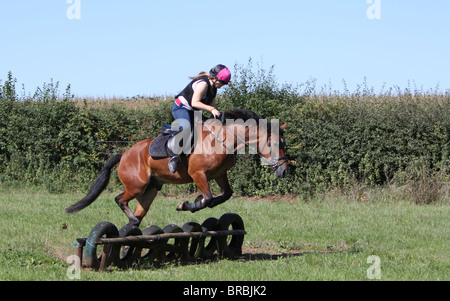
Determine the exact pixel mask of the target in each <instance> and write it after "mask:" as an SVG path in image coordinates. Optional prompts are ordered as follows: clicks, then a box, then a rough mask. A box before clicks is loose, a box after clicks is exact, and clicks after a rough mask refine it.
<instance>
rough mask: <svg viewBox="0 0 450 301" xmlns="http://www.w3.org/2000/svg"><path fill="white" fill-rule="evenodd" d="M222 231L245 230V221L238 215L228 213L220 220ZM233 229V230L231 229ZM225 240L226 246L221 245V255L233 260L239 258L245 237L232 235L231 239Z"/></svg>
mask: <svg viewBox="0 0 450 301" xmlns="http://www.w3.org/2000/svg"><path fill="white" fill-rule="evenodd" d="M219 223H220V228H221V230H245V228H244V221H243V220H242V218H241V217H240V216H239V215H237V214H236V213H226V214H224V215H222V216H221V217H220V219H219ZM230 228H231V229H230ZM224 238H225V241H226V243H225V246H224V245H223V243H221V244H219V247H221V248H222V249H219V255H221V256H225V257H229V258H232V259H235V258H238V257H240V256H241V255H242V244H243V243H244V235H243V234H242V235H237V234H236V235H232V236H231V239H227V237H224Z"/></svg>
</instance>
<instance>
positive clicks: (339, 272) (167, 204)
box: [0, 188, 450, 281]
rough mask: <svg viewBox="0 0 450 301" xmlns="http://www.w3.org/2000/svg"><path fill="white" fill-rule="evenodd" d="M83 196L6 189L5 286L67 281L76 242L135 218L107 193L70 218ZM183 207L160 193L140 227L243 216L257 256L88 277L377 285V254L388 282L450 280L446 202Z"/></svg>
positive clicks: (376, 199) (248, 249) (248, 243)
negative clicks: (372, 281) (372, 275)
mask: <svg viewBox="0 0 450 301" xmlns="http://www.w3.org/2000/svg"><path fill="white" fill-rule="evenodd" d="M83 196H84V195H82V194H71V195H69V194H62V195H57V194H49V193H44V192H39V191H37V190H29V189H28V190H25V191H19V190H18V189H6V188H0V204H1V209H0V226H1V231H2V232H1V235H0V266H1V268H0V280H44V281H45V280H68V278H67V275H66V272H67V268H68V267H69V264H68V263H66V262H65V261H64V260H63V259H65V258H67V257H68V256H70V255H74V254H75V248H74V247H73V246H72V245H73V244H74V243H75V242H76V238H78V237H87V235H88V234H89V232H90V230H91V229H92V228H93V227H94V226H95V225H96V224H97V223H99V222H101V221H104V220H107V221H110V222H112V223H114V224H115V225H117V226H118V227H122V226H123V225H125V223H126V222H127V219H126V218H125V216H124V215H123V213H122V212H121V211H120V209H119V208H118V207H117V205H116V204H115V202H114V201H113V199H114V196H115V194H112V193H106V192H105V193H104V194H103V195H101V197H100V198H99V199H98V200H97V201H96V202H95V203H94V204H92V205H91V206H90V207H88V208H86V209H85V210H83V211H81V212H80V213H77V214H75V215H67V214H66V213H65V212H64V208H65V207H67V206H68V205H70V204H72V203H74V202H75V201H77V200H78V199H80V198H81V197H83ZM186 199H190V200H192V196H190V197H188V198H186ZM179 201H180V199H179V198H174V197H158V198H157V199H156V200H155V202H154V204H153V206H152V208H151V210H150V213H149V214H148V215H147V217H146V218H145V219H144V221H143V223H142V226H141V228H143V227H146V226H149V225H151V224H155V225H158V226H160V227H164V226H165V225H168V224H172V223H173V224H177V225H179V226H181V225H183V224H184V223H185V222H187V221H195V222H199V223H201V222H203V221H204V220H205V219H206V218H208V217H217V218H218V217H220V216H221V215H222V214H224V213H226V212H235V213H238V214H240V215H241V216H242V218H243V219H244V222H245V226H246V230H247V232H248V234H247V235H246V236H245V240H244V253H246V254H250V253H251V254H253V255H252V256H250V257H249V258H248V259H247V260H237V261H231V260H218V261H212V262H204V263H199V264H181V263H173V264H168V265H166V266H164V267H160V268H155V267H150V266H145V265H144V266H141V267H138V268H136V269H129V270H119V269H117V268H113V269H110V270H109V271H108V272H106V273H98V272H93V271H87V270H83V271H82V272H81V280H84V281H90V280H119V281H120V280H146V281H152V280H158V281H166V280H171V281H179V280H184V281H194V280H212V281H214V280H220V281H223V280H234V281H236V280H237V281H244V280H246V281H264V280H272V281H286V280H290V281H292V280H295V281H297V280H319V281H320V280H369V278H368V277H367V274H368V273H367V271H368V269H369V271H372V270H373V269H372V268H373V267H372V265H373V262H369V263H368V258H369V256H373V255H374V256H378V257H379V259H380V263H379V271H380V272H381V274H380V276H381V280H386V281H390V280H445V281H448V280H450V258H449V251H448V250H449V249H450V248H449V247H450V243H449V242H450V239H449V238H450V231H449V229H450V227H449V220H450V219H449V217H450V204H449V203H448V202H447V201H444V202H440V203H436V204H432V205H415V204H414V203H413V202H408V201H404V200H403V201H395V200H393V199H391V198H389V197H386V195H385V194H384V195H383V194H375V193H373V194H372V197H371V198H369V199H368V200H365V201H355V200H353V199H351V198H347V197H345V196H342V195H338V196H333V195H327V196H323V197H317V198H315V199H313V200H311V201H309V202H304V201H301V200H290V201H286V200H275V201H273V200H272V201H259V202H255V201H252V200H248V199H247V200H246V199H240V198H233V199H232V200H230V201H229V202H227V203H225V204H223V205H221V206H218V207H216V208H214V209H206V210H203V211H200V212H197V213H195V214H192V213H180V212H177V211H175V206H176V205H177V204H178V202H179ZM133 204H134V203H133ZM63 224H66V225H67V229H63ZM270 255H272V256H270Z"/></svg>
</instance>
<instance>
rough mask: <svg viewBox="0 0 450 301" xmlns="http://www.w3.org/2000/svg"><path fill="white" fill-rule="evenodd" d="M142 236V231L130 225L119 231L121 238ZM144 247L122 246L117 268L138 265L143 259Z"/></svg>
mask: <svg viewBox="0 0 450 301" xmlns="http://www.w3.org/2000/svg"><path fill="white" fill-rule="evenodd" d="M137 235H142V231H141V229H139V228H138V227H136V226H134V225H131V224H128V225H126V226H124V227H123V228H122V229H120V230H119V237H128V236H137ZM141 251H142V247H136V246H126V245H125V246H122V247H121V248H120V251H119V254H120V256H119V260H118V261H117V266H118V267H120V268H129V267H131V266H132V265H133V263H138V262H139V260H140V258H141Z"/></svg>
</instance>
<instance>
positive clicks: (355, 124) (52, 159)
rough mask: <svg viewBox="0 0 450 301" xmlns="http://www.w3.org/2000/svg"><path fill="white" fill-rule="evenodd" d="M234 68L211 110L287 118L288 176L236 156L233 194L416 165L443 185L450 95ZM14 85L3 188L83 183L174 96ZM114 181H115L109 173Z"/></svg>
mask: <svg viewBox="0 0 450 301" xmlns="http://www.w3.org/2000/svg"><path fill="white" fill-rule="evenodd" d="M234 69H235V70H234V72H233V81H232V83H231V84H230V85H229V86H228V87H227V88H225V90H224V91H223V92H222V93H221V95H220V96H219V101H218V108H219V109H220V110H228V109H233V108H245V109H250V110H253V111H255V112H257V113H258V114H260V115H261V116H262V117H264V118H267V119H269V120H270V119H279V120H280V122H281V123H284V122H287V123H288V126H287V129H286V131H285V138H286V141H287V145H288V146H287V149H286V150H287V153H288V155H289V157H290V159H291V168H290V169H291V170H290V171H291V172H290V175H289V178H288V179H276V178H275V176H274V175H273V172H272V171H271V169H270V168H269V167H267V166H263V165H261V163H260V159H259V157H258V156H251V157H250V158H239V159H238V160H237V164H236V166H235V167H234V169H233V170H232V171H231V173H230V181H231V183H232V185H233V189H234V191H235V193H236V194H238V195H244V196H266V195H277V194H278V195H279V194H298V195H306V196H307V195H311V194H314V193H316V192H318V191H325V190H327V189H335V188H338V189H345V188H346V187H351V186H352V185H355V184H358V185H360V184H364V185H369V186H379V185H383V184H386V183H391V182H392V181H396V182H398V183H399V184H407V183H409V182H411V181H413V183H419V182H420V183H423V182H424V176H423V172H422V171H423V170H426V171H427V173H426V177H427V178H429V179H432V178H434V177H435V175H437V174H438V175H440V177H439V179H440V181H441V182H446V183H447V182H448V179H449V171H448V166H450V159H449V153H450V138H449V137H450V118H448V116H450V97H449V95H448V93H447V94H445V95H444V94H442V93H439V92H437V91H427V92H423V91H414V92H412V91H411V89H406V90H404V91H400V90H399V89H398V88H397V89H396V88H391V89H389V90H388V91H387V92H383V93H380V94H375V93H374V92H373V89H370V88H368V87H367V85H366V83H365V82H364V84H363V85H361V86H360V87H358V89H357V91H356V92H354V93H349V92H348V91H345V92H344V93H339V92H332V91H330V89H328V90H326V89H322V90H321V91H317V89H316V87H315V82H314V81H308V82H306V83H304V84H301V85H297V86H294V85H292V84H285V85H280V84H279V83H278V82H277V79H276V77H275V74H274V68H273V67H272V68H270V69H269V70H265V69H263V68H261V67H260V66H259V65H257V66H256V67H255V66H254V64H253V62H252V60H249V62H248V64H247V65H246V66H243V65H238V64H236V65H235V68H234ZM15 83H16V80H15V79H14V78H13V76H12V74H11V73H8V75H7V79H6V81H5V82H0V181H1V183H2V184H4V185H6V184H8V183H9V184H12V183H21V185H22V184H23V183H28V184H32V185H40V186H42V187H45V188H46V189H48V190H49V191H52V192H62V191H73V190H76V189H81V190H85V189H86V188H87V187H88V186H89V185H90V183H91V182H92V181H93V180H94V178H95V176H96V175H97V173H98V171H99V169H100V168H101V167H102V165H103V163H104V162H105V161H106V160H107V159H108V158H109V157H111V156H112V155H113V154H115V153H120V152H123V151H125V150H126V149H127V148H128V147H130V146H131V145H132V144H133V143H135V142H137V141H139V140H142V139H145V138H149V137H155V136H157V134H158V132H159V130H160V128H161V124H162V123H170V122H171V121H172V115H171V106H172V102H173V100H172V99H167V100H163V99H150V98H143V97H139V98H134V99H113V100H111V99H110V100H108V99H104V100H100V101H99V100H94V99H75V98H74V97H73V95H71V91H70V86H69V87H67V89H66V91H65V93H64V94H63V95H62V96H61V95H60V93H59V84H58V83H54V82H53V81H51V82H50V84H44V85H43V87H41V88H38V89H37V91H36V93H35V94H34V95H28V96H22V97H19V96H18V95H17V92H16V88H15ZM411 175H414V176H413V177H412V176H411ZM418 181H419V182H418ZM114 185H116V186H117V185H119V182H118V181H117V179H115V180H114V179H113V181H112V186H114ZM416 186H417V187H419V186H420V185H416ZM411 187H414V186H413V185H412V186H411ZM420 187H426V186H424V185H422V186H420ZM433 187H434V186H433ZM446 187H448V185H447V186H446ZM193 188H194V187H193V186H192V185H186V186H183V187H182V188H177V189H176V191H177V192H183V191H184V192H188V193H190V192H192V191H193ZM427 203H429V201H427Z"/></svg>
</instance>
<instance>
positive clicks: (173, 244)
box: [163, 224, 189, 261]
mask: <svg viewBox="0 0 450 301" xmlns="http://www.w3.org/2000/svg"><path fill="white" fill-rule="evenodd" d="M163 232H164V233H183V232H184V231H183V229H181V228H180V227H178V226H177V225H173V224H172V225H168V226H166V227H164V229H163ZM166 244H167V245H168V247H169V248H170V249H172V250H169V251H167V252H165V259H166V260H169V261H172V260H178V259H180V258H182V257H183V255H184V254H186V253H188V244H189V238H171V239H167V241H166Z"/></svg>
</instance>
